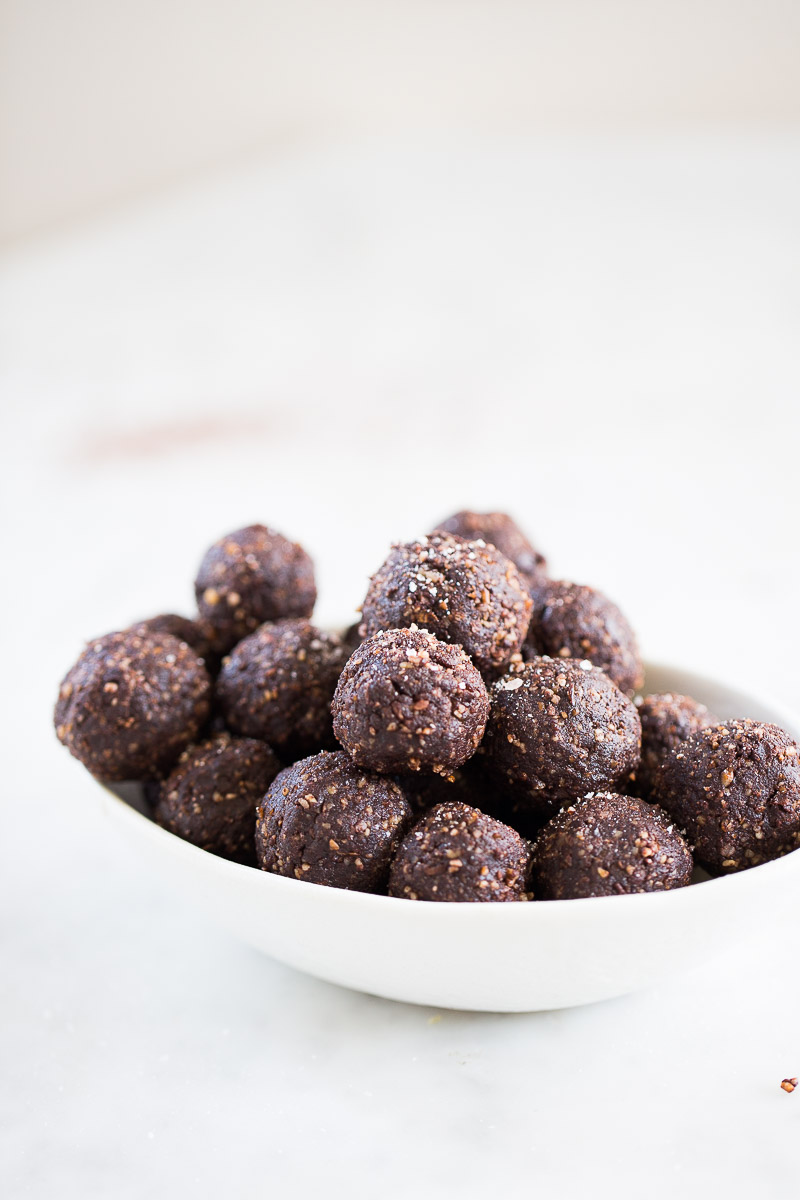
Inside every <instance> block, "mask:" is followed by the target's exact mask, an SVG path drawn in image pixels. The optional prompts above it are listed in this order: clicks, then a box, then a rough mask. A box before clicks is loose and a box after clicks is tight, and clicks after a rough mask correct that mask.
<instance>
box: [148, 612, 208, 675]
mask: <svg viewBox="0 0 800 1200" xmlns="http://www.w3.org/2000/svg"><path fill="white" fill-rule="evenodd" d="M129 628H130V632H131V633H170V634H172V636H173V637H176V638H177V639H178V641H180V642H186V644H187V646H191V647H192V649H193V650H194V651H195V653H196V654H198V655H199V656H200V658H202V659H203V660H207V659H208V657H209V653H210V649H211V639H213V632H212V630H211V629H210V627H209V626H208V625H207V624H206V623H205V622H200V621H190V620H189V618H188V617H180V616H178V614H177V613H159V615H158V616H157V617H148V618H147V620H146V621H136V622H135V624H133V625H131V626H130V627H129ZM206 666H208V663H207V662H206Z"/></svg>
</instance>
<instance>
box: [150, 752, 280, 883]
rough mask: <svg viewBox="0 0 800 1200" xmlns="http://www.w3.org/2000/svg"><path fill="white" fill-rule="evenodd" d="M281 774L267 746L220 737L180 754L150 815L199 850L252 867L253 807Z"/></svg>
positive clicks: (276, 761) (253, 848)
mask: <svg viewBox="0 0 800 1200" xmlns="http://www.w3.org/2000/svg"><path fill="white" fill-rule="evenodd" d="M279 770H280V763H279V762H278V760H277V758H276V757H275V755H274V754H273V753H272V751H271V750H270V748H269V746H267V745H266V743H264V742H257V741H255V740H253V739H252V738H235V737H231V736H230V734H227V733H223V734H219V735H218V736H216V737H212V738H209V739H208V741H205V742H202V743H201V744H200V745H198V746H191V747H190V748H189V749H188V750H184V752H183V754H182V755H181V757H180V759H179V760H178V764H177V766H176V767H175V768H174V769H173V771H172V772H171V773H170V775H169V776H168V777H167V779H166V780H165V781H164V783H163V784H162V785H161V788H160V790H159V794H158V797H157V799H156V801H155V803H154V806H153V815H154V817H155V819H156V821H158V823H159V825H163V827H164V828H165V829H168V830H169V831H170V832H171V833H175V834H177V835H178V837H181V838H183V839H184V840H185V841H187V842H193V843H194V845H195V846H199V847H200V848H201V849H202V850H209V851H210V852H211V853H212V854H219V855H221V856H222V858H230V859H233V860H234V861H235V862H241V863H246V864H248V865H250V866H255V862H256V844H255V832H256V805H257V804H258V803H259V801H260V800H262V799H263V797H264V794H265V792H266V790H267V788H268V787H269V785H270V784H271V783H272V781H273V779H274V778H275V776H276V775H277V774H278V771H279Z"/></svg>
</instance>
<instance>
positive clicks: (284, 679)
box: [215, 618, 347, 756]
mask: <svg viewBox="0 0 800 1200" xmlns="http://www.w3.org/2000/svg"><path fill="white" fill-rule="evenodd" d="M346 654H347V652H346V650H345V648H344V647H343V645H342V642H341V639H340V638H339V637H338V636H337V634H335V633H325V632H323V631H322V630H321V629H317V627H316V626H315V625H312V624H311V622H310V621H306V620H304V619H299V618H298V619H289V620H285V621H274V622H271V623H267V624H264V625H262V626H261V627H260V628H259V629H257V630H256V632H255V633H251V634H250V636H249V637H246V638H244V639H243V640H242V641H241V642H239V643H238V645H236V646H235V647H234V648H233V650H232V651H231V653H230V655H229V656H228V658H226V659H225V660H224V662H223V664H222V669H221V671H220V673H219V678H218V680H217V686H216V691H215V699H216V702H217V704H218V705H219V710H220V712H221V713H222V716H223V717H224V719H225V723H226V725H227V726H228V728H229V729H231V730H233V731H234V732H235V733H239V734H242V735H243V736H245V737H255V738H262V739H263V740H264V741H265V742H269V744H270V745H271V746H275V747H276V748H278V749H280V750H281V751H284V750H285V751H286V752H287V753H288V754H289V755H290V756H291V755H298V754H310V753H313V752H315V751H317V750H320V749H329V748H332V747H333V746H334V745H335V742H334V737H333V726H332V718H331V700H332V699H333V693H334V689H335V688H336V681H337V679H338V678H339V673H340V671H341V669H342V667H343V666H344V663H345V659H346Z"/></svg>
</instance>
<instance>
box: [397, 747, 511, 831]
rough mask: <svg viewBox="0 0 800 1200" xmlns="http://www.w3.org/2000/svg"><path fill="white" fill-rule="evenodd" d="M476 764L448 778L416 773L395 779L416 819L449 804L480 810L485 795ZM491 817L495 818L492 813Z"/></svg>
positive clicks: (462, 768)
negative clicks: (436, 807) (463, 805)
mask: <svg viewBox="0 0 800 1200" xmlns="http://www.w3.org/2000/svg"><path fill="white" fill-rule="evenodd" d="M476 761H477V760H476V758H471V759H470V760H469V762H467V763H465V764H464V766H463V767H459V768H458V770H456V771H451V772H450V774H449V775H423V774H422V773H421V772H417V774H416V775H396V776H395V779H396V781H397V782H398V783H399V784H400V787H401V788H402V789H403V794H404V795H405V797H406V799H407V800H408V803H409V804H410V805H411V807H412V809H413V810H414V812H415V813H416V814H417V815H419V814H421V813H425V812H427V811H428V809H430V808H433V806H434V804H444V803H446V802H451V803H452V802H453V801H459V802H460V803H461V804H469V805H470V806H471V807H472V808H480V809H481V810H483V809H484V807H485V804H484V802H485V799H486V795H485V789H484V786H483V776H482V774H481V772H480V771H479V770H476V768H475V763H476ZM491 815H492V816H496V815H497V814H496V813H494V812H493V813H491ZM509 824H510V822H509Z"/></svg>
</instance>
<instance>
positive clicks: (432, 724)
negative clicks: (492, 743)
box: [333, 629, 489, 775]
mask: <svg viewBox="0 0 800 1200" xmlns="http://www.w3.org/2000/svg"><path fill="white" fill-rule="evenodd" d="M488 716H489V697H488V695H487V693H486V686H485V684H484V682H483V679H482V678H481V675H480V672H479V671H478V670H477V668H476V667H475V666H473V664H472V661H471V660H470V658H469V656H468V655H467V654H465V653H464V651H463V650H462V649H461V647H460V646H451V645H448V644H447V643H446V642H440V641H439V640H438V638H435V637H434V636H433V634H431V633H427V632H424V631H420V630H417V629H392V630H388V631H381V632H379V633H376V634H374V635H373V636H372V637H370V638H367V640H366V641H365V642H363V643H362V644H361V646H359V648H358V650H356V651H355V653H354V654H353V655H352V657H351V658H350V659H348V662H347V664H346V666H345V668H344V670H343V672H342V674H341V676H340V677H339V682H338V684H337V687H336V694H335V696H334V700H333V730H334V733H335V734H336V736H337V738H338V739H339V741H340V742H341V743H342V745H343V746H344V748H345V750H347V751H348V753H349V754H350V756H351V758H352V759H353V761H354V762H357V763H358V764H359V766H361V767H366V768H367V769H368V770H371V771H383V772H389V773H391V772H398V773H406V772H415V771H424V772H434V773H435V774H439V775H448V774H450V773H451V772H452V771H454V770H455V769H456V768H457V767H460V766H461V765H462V764H463V763H465V762H466V761H467V759H468V758H470V757H471V756H472V755H473V754H474V753H475V751H476V749H477V748H478V745H479V744H480V740H481V738H482V737H483V731H484V729H485V728H486V719H487V717H488Z"/></svg>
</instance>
